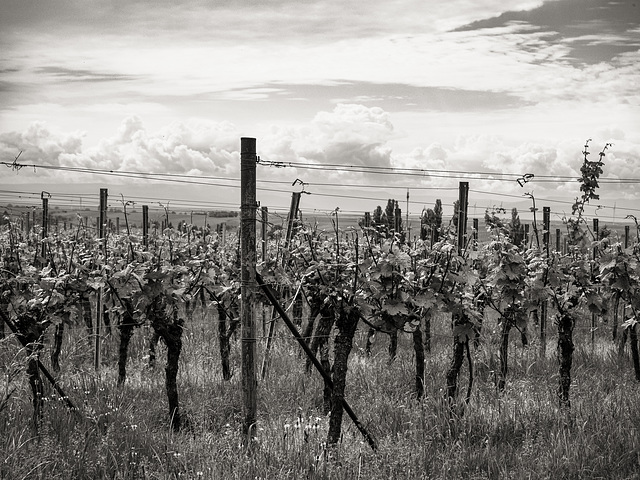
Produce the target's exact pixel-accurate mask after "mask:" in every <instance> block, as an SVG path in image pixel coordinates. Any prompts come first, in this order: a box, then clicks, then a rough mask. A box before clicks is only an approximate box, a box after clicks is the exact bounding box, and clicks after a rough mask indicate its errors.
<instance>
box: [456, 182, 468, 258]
mask: <svg viewBox="0 0 640 480" xmlns="http://www.w3.org/2000/svg"><path fill="white" fill-rule="evenodd" d="M468 206H469V182H460V186H459V188H458V255H462V252H464V247H465V245H466V238H465V237H466V236H467V208H468Z"/></svg>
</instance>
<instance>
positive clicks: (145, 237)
mask: <svg viewBox="0 0 640 480" xmlns="http://www.w3.org/2000/svg"><path fill="white" fill-rule="evenodd" d="M142 244H143V245H144V249H145V250H147V249H148V248H149V206H148V205H143V206H142Z"/></svg>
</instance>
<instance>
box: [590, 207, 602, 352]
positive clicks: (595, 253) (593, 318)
mask: <svg viewBox="0 0 640 480" xmlns="http://www.w3.org/2000/svg"><path fill="white" fill-rule="evenodd" d="M593 237H594V238H595V240H596V241H598V240H600V222H599V221H598V219H597V218H594V219H593ZM597 256H598V248H597V247H593V259H594V260H595V259H596V257H597ZM594 278H595V277H594ZM598 290H599V289H598ZM597 322H598V315H597V314H595V313H592V314H591V350H593V349H594V348H595V346H596V327H597Z"/></svg>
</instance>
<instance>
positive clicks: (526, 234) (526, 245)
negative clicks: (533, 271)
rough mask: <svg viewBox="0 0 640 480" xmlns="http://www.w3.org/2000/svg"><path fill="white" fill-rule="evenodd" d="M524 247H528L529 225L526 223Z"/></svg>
mask: <svg viewBox="0 0 640 480" xmlns="http://www.w3.org/2000/svg"><path fill="white" fill-rule="evenodd" d="M524 245H525V247H528V245H529V224H528V223H525V224H524Z"/></svg>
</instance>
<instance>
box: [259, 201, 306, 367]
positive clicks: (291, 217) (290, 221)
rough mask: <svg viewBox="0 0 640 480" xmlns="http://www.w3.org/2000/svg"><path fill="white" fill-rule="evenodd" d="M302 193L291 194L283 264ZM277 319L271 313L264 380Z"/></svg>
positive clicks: (264, 362) (265, 350)
mask: <svg viewBox="0 0 640 480" xmlns="http://www.w3.org/2000/svg"><path fill="white" fill-rule="evenodd" d="M300 194H301V192H293V193H292V195H291V206H290V207H289V217H288V219H287V234H286V236H285V242H284V247H283V249H282V259H281V261H282V265H284V264H285V262H286V260H287V257H286V251H287V250H288V249H289V244H290V243H291V238H292V237H293V226H294V222H295V218H296V215H297V213H298V207H299V206H300ZM276 320H277V317H276V316H275V315H271V323H270V324H269V334H268V336H267V345H266V347H265V349H264V356H263V357H262V371H261V374H260V378H262V380H264V379H265V377H266V376H267V368H268V366H269V356H270V354H271V346H272V345H273V334H274V332H275V328H276Z"/></svg>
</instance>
